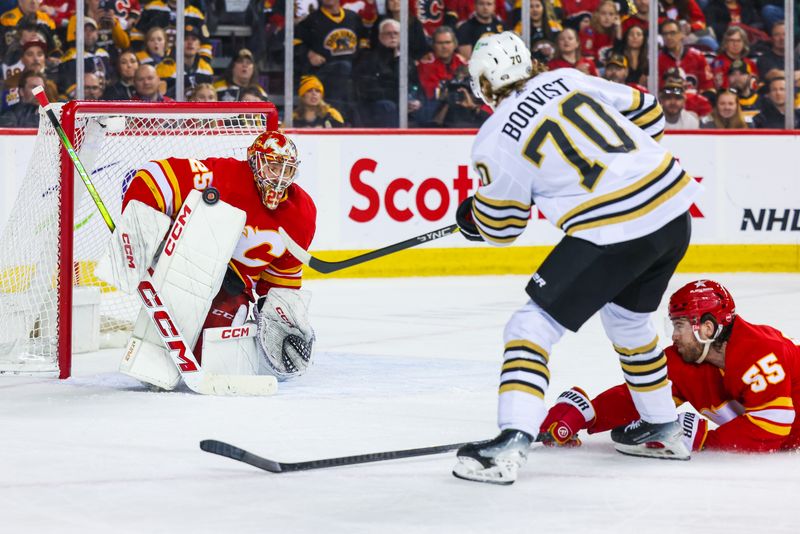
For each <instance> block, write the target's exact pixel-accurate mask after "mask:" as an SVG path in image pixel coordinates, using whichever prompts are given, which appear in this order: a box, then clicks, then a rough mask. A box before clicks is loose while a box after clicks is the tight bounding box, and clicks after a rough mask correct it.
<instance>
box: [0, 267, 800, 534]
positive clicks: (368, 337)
mask: <svg viewBox="0 0 800 534" xmlns="http://www.w3.org/2000/svg"><path fill="white" fill-rule="evenodd" d="M690 278H694V277H690V276H687V275H682V276H678V277H676V278H675V280H674V281H673V283H672V284H671V286H670V290H674V289H676V288H677V287H678V286H679V285H681V284H683V283H685V282H686V281H688V280H689V279H690ZM715 278H716V279H718V280H720V281H721V282H723V283H724V284H727V285H728V287H729V288H730V289H731V290H732V292H733V294H734V297H735V298H736V302H737V307H738V311H739V313H740V314H741V315H742V316H743V317H745V318H747V319H748V320H750V321H754V322H762V323H769V324H772V325H774V326H777V327H779V328H782V329H784V331H785V332H786V333H787V334H791V335H796V336H800V318H799V317H798V313H797V303H798V302H799V301H800V275H753V274H746V275H742V274H738V275H719V276H716V277H715ZM525 282H526V279H525V277H519V276H507V277H463V278H421V279H398V280H320V281H310V282H308V283H307V287H308V288H309V289H311V290H312V291H313V293H314V298H313V300H312V304H311V310H312V318H313V323H314V325H315V327H316V329H317V337H318V340H319V341H318V345H317V353H316V356H315V358H316V365H315V366H314V367H313V368H312V369H311V370H310V371H309V373H308V374H307V375H306V376H304V377H302V378H300V379H298V380H297V381H296V382H293V383H285V384H281V386H280V391H279V393H278V394H277V395H275V396H273V397H266V398H221V397H202V396H199V395H194V394H192V393H189V392H187V391H186V390H183V391H180V392H173V393H152V392H149V391H147V390H145V389H144V388H143V387H142V386H140V385H139V384H138V383H137V382H136V381H134V380H132V379H129V378H127V377H124V376H122V375H120V374H118V373H116V372H115V370H116V366H117V363H118V359H119V357H120V355H119V354H118V352H119V351H116V352H115V351H101V352H99V353H95V354H91V355H81V356H77V357H76V362H75V372H74V375H75V376H74V377H73V378H71V379H69V380H66V381H58V380H55V379H40V378H29V377H0V414H1V415H0V432H2V434H0V532H2V533H29V532H31V533H81V534H87V533H94V532H104V533H106V532H108V533H111V532H114V533H129V532H130V533H134V532H135V533H143V532H145V533H148V534H157V533H183V532H186V533H205V532H209V533H256V532H258V533H279V532H280V533H312V532H313V533H339V532H342V533H345V532H347V533H362V532H364V533H384V532H386V533H395V532H396V533H410V532H414V533H417V532H426V533H427V532H429V533H448V532H453V533H468V532H476V533H483V532H492V533H501V532H518V533H528V532H545V533H548V534H550V533H557V532H569V533H575V534H578V533H584V532H592V533H594V532H608V533H614V534H622V533H628V532H640V533H651V532H652V533H661V532H664V533H693V532H720V533H725V534H734V533H743V534H744V533H751V532H758V533H793V534H794V533H797V532H800V504H798V503H800V455H798V454H793V453H787V454H774V455H769V456H751V455H733V454H721V453H700V454H696V455H695V456H694V457H693V458H692V460H691V461H690V462H668V461H659V460H650V459H640V458H630V457H626V456H622V455H620V454H618V453H617V452H615V451H614V449H613V447H612V444H611V441H610V439H609V438H608V436H607V435H599V436H591V437H588V438H586V439H585V441H584V443H585V444H584V446H583V447H582V448H580V449H577V450H549V449H547V450H546V449H536V450H534V451H533V452H532V453H531V454H530V456H529V461H528V465H527V466H526V467H525V468H524V469H523V470H522V471H521V474H520V478H519V480H518V481H517V483H516V484H514V485H513V486H510V487H497V486H489V485H483V484H476V483H470V482H465V481H461V480H457V479H455V478H454V477H453V476H451V474H450V469H451V467H452V465H453V463H454V458H453V456H452V455H440V456H432V457H426V458H418V459H411V460H400V461H393V462H385V463H380V464H367V465H362V466H353V467H344V468H335V469H328V470H323V471H315V472H304V473H289V474H280V475H274V474H269V473H264V472H261V471H258V470H256V469H254V468H252V467H250V466H247V465H244V464H240V463H238V462H234V461H232V460H229V459H226V458H222V457H218V456H212V455H209V454H206V453H204V452H201V451H200V450H199V448H198V442H199V441H200V440H201V439H204V438H215V439H220V440H223V441H228V442H230V443H233V444H235V445H238V446H240V447H243V448H246V449H250V450H252V451H253V452H255V453H257V454H261V455H264V456H268V457H270V458H273V459H278V460H284V461H300V460H307V459H315V458H321V457H330V456H340V455H349V454H359V453H364V452H372V451H380V450H393V449H401V448H413V447H422V446H428V445H437V444H443V443H451V442H458V441H467V440H474V439H482V438H489V437H493V436H494V435H495V434H496V427H495V408H496V387H497V381H498V370H499V364H500V361H501V346H502V342H501V334H502V329H503V325H504V324H505V322H506V320H507V318H508V317H509V315H510V314H511V313H512V311H513V310H515V309H516V308H517V307H518V306H519V305H521V304H522V302H523V301H524V299H525V295H524V293H523V287H524V285H525ZM662 315H663V314H662ZM658 324H659V325H662V324H663V323H662V321H661V319H660V318H659V319H658ZM551 371H552V375H553V378H552V384H551V388H550V391H549V393H548V400H549V401H550V402H552V401H553V399H555V397H556V396H557V395H558V393H559V392H560V391H562V390H563V389H565V388H567V387H569V386H571V385H573V384H575V385H581V386H583V387H584V388H585V389H587V390H588V392H589V393H590V394H596V393H598V392H600V391H601V390H602V389H603V388H605V387H608V386H611V385H613V384H616V383H618V382H620V381H621V374H620V370H619V365H618V363H617V359H616V356H615V354H614V353H613V351H612V350H611V347H610V343H609V342H607V341H606V339H605V337H604V335H603V333H602V328H601V325H600V322H599V320H598V319H597V318H596V317H595V318H593V319H592V320H591V321H590V322H589V323H587V324H586V325H585V326H584V328H583V330H582V331H581V332H580V333H578V334H568V335H567V336H566V337H565V338H564V339H563V340H562V342H561V343H559V345H558V346H557V348H556V350H555V351H554V354H553V358H552V365H551Z"/></svg>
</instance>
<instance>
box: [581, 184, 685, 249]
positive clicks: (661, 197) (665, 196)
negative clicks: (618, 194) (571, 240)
mask: <svg viewBox="0 0 800 534" xmlns="http://www.w3.org/2000/svg"><path fill="white" fill-rule="evenodd" d="M682 176H683V177H682V178H681V179H680V180H678V181H677V182H675V183H674V184H673V185H672V186H670V187H668V188H667V189H665V190H662V191H660V192H659V194H658V196H657V197H655V198H653V199H651V201H650V202H648V203H647V204H645V205H644V206H642V207H641V208H639V209H638V210H634V211H632V212H630V213H626V214H625V215H617V216H613V215H611V216H609V217H603V218H602V219H598V220H596V221H593V222H586V223H578V224H576V225H574V226H571V227H570V228H569V229H568V230H567V231H566V233H567V235H573V234H574V233H575V232H580V231H583V230H588V229H590V228H597V227H598V226H606V225H608V224H617V223H621V222H625V221H630V220H632V219H637V218H639V217H641V216H643V215H647V214H648V213H650V212H651V211H653V210H654V209H656V208H657V207H659V206H660V205H661V204H663V203H664V202H666V201H667V200H669V199H671V198H672V197H674V196H675V195H677V194H678V193H679V192H680V191H681V190H682V189H683V188H684V187H686V186H687V185H689V182H691V180H692V178H691V176H689V175H688V174H686V173H683V174H682Z"/></svg>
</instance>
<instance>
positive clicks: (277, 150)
mask: <svg viewBox="0 0 800 534" xmlns="http://www.w3.org/2000/svg"><path fill="white" fill-rule="evenodd" d="M247 161H248V163H249V164H250V169H251V170H252V171H253V178H254V179H255V181H256V186H257V187H258V190H259V192H260V193H261V202H263V203H264V206H266V207H267V208H268V209H271V210H274V209H275V208H277V207H278V203H279V202H280V201H281V199H282V198H283V194H284V192H285V191H286V188H287V187H289V186H290V185H291V184H292V182H293V181H294V179H295V176H296V174H297V166H298V165H299V164H300V160H299V159H297V147H296V146H295V144H294V142H293V141H292V140H291V139H289V138H288V137H286V136H285V135H284V134H282V133H281V132H276V131H271V132H264V133H262V134H260V135H259V136H258V137H256V139H255V141H253V144H252V145H250V148H248V149H247Z"/></svg>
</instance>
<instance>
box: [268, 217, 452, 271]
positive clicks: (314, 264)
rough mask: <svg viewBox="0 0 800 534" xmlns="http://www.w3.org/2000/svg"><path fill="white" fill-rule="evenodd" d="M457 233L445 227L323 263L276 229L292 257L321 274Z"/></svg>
mask: <svg viewBox="0 0 800 534" xmlns="http://www.w3.org/2000/svg"><path fill="white" fill-rule="evenodd" d="M458 231H459V228H458V225H457V224H451V225H450V226H445V227H444V228H439V229H438V230H434V231H432V232H428V233H425V234H422V235H418V236H416V237H412V238H411V239H406V240H405V241H400V242H399V243H395V244H393V245H389V246H386V247H383V248H379V249H377V250H372V251H370V252H366V253H364V254H360V255H358V256H354V257H352V258H349V259H346V260H341V261H324V260H321V259H319V258H315V257H314V256H312V255H311V254H310V253H309V252H308V251H307V250H306V249H304V248H303V247H301V246H300V245H298V244H297V242H296V241H295V240H294V239H292V238H291V236H290V235H289V234H287V233H286V231H285V230H284V229H283V228H278V233H279V234H280V235H281V239H283V243H284V244H285V245H286V248H288V249H289V252H291V253H292V256H294V257H295V258H297V259H298V260H300V261H301V262H303V263H304V264H305V265H308V266H309V267H311V268H312V269H314V270H315V271H318V272H320V273H323V274H329V273H333V272H336V271H341V270H342V269H347V268H348V267H354V266H356V265H360V264H362V263H366V262H368V261H371V260H374V259H377V258H382V257H383V256H388V255H389V254H394V253H395V252H399V251H401V250H405V249H407V248H411V247H416V246H417V245H421V244H423V243H427V242H429V241H433V240H434V239H439V238H441V237H446V236H448V235H451V234H454V233H456V232H458Z"/></svg>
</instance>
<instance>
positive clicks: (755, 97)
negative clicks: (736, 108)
mask: <svg viewBox="0 0 800 534" xmlns="http://www.w3.org/2000/svg"><path fill="white" fill-rule="evenodd" d="M728 84H729V86H730V89H731V91H733V93H734V94H736V97H737V98H738V100H739V105H740V106H741V108H742V112H743V113H744V116H745V118H746V119H748V120H750V119H752V118H753V117H754V116H755V115H756V114H758V112H759V111H760V110H761V95H759V94H758V92H757V91H756V90H755V87H756V86H757V85H758V83H757V79H756V77H755V73H754V72H753V71H752V68H751V67H750V64H748V63H746V62H745V61H742V60H741V59H737V60H736V61H734V62H733V63H731V66H730V68H729V69H728Z"/></svg>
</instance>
